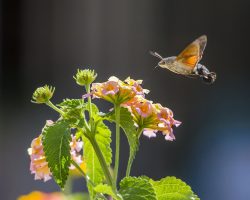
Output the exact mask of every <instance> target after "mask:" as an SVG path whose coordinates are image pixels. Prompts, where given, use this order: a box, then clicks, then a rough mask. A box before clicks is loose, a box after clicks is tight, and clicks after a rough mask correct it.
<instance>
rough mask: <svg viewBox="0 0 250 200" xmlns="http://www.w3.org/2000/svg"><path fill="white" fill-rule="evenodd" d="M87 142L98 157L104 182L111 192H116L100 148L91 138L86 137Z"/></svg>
mask: <svg viewBox="0 0 250 200" xmlns="http://www.w3.org/2000/svg"><path fill="white" fill-rule="evenodd" d="M88 139H89V141H90V142H91V144H92V146H93V148H94V150H95V153H96V156H97V157H98V160H99V162H100V164H101V167H102V170H103V172H104V175H105V177H106V180H107V183H108V184H109V185H110V186H111V187H112V188H113V190H115V192H116V186H115V185H114V184H113V181H112V177H111V174H110V172H109V169H108V166H107V163H106V161H105V158H104V157H103V154H102V152H101V149H100V147H99V146H98V144H97V142H96V140H95V138H93V137H88Z"/></svg>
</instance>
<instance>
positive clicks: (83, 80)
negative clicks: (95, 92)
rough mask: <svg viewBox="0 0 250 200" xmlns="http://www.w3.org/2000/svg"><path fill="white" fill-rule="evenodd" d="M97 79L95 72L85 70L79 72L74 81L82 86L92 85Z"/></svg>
mask: <svg viewBox="0 0 250 200" xmlns="http://www.w3.org/2000/svg"><path fill="white" fill-rule="evenodd" d="M96 77H97V74H96V73H95V71H94V70H89V69H84V70H80V69H78V70H77V73H76V76H74V79H75V80H76V83H77V84H78V85H81V86H85V85H90V84H91V83H92V82H93V81H94V80H95V79H96Z"/></svg>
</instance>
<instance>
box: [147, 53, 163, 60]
mask: <svg viewBox="0 0 250 200" xmlns="http://www.w3.org/2000/svg"><path fill="white" fill-rule="evenodd" d="M149 53H150V54H151V55H152V56H155V57H157V58H160V59H161V60H163V57H162V56H161V55H160V54H158V53H157V52H153V51H149Z"/></svg>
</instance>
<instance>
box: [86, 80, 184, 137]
mask: <svg viewBox="0 0 250 200" xmlns="http://www.w3.org/2000/svg"><path fill="white" fill-rule="evenodd" d="M141 84H142V80H134V79H131V78H127V79H126V80H125V81H121V80H119V79H118V78H116V77H114V76H112V77H110V78H109V79H108V81H107V82H103V83H93V84H92V88H91V89H92V95H93V97H94V98H102V99H104V100H106V101H109V102H111V103H113V104H119V105H121V106H123V107H126V108H128V110H129V111H130V112H131V114H132V116H133V118H134V121H135V124H136V126H137V127H138V128H139V129H141V130H142V131H143V134H144V135H146V136H148V137H155V136H156V133H157V132H158V131H161V132H162V133H163V134H164V135H165V139H166V140H170V141H173V140H174V139H175V136H174V134H173V129H172V127H173V126H176V127H177V126H179V125H180V124H181V122H179V121H177V120H175V119H174V118H173V112H172V111H171V110H170V109H168V108H166V107H163V106H161V105H160V104H154V103H153V102H152V101H149V100H147V99H145V94H148V92H149V90H146V89H143V88H142V87H141Z"/></svg>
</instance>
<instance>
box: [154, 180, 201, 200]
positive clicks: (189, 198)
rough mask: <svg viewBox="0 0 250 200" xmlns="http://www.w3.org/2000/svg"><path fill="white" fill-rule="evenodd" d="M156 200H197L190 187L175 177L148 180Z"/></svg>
mask: <svg viewBox="0 0 250 200" xmlns="http://www.w3.org/2000/svg"><path fill="white" fill-rule="evenodd" d="M150 183H151V184H152V185H153V188H154V190H155V193H156V197H157V199H158V200H199V198H198V197H197V196H196V195H195V194H194V193H193V191H192V189H191V188H190V186H188V185H187V184H186V183H185V182H183V181H181V180H180V179H177V178H175V177H166V178H163V179H161V180H159V181H153V180H150Z"/></svg>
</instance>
